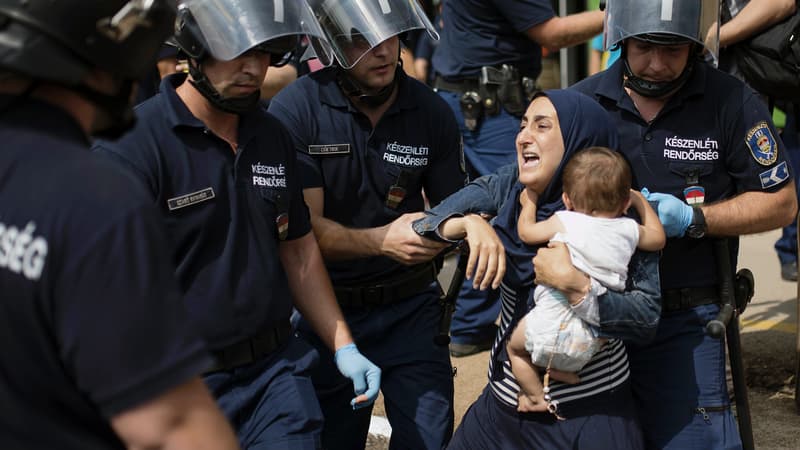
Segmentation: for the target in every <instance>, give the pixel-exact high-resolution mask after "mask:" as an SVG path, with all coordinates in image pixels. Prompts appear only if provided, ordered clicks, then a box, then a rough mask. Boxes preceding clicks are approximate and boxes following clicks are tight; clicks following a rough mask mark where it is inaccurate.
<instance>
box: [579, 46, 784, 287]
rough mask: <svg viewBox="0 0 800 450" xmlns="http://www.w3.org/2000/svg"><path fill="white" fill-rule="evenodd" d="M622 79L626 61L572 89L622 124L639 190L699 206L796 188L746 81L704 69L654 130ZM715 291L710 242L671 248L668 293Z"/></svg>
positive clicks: (698, 68) (665, 274)
mask: <svg viewBox="0 0 800 450" xmlns="http://www.w3.org/2000/svg"><path fill="white" fill-rule="evenodd" d="M622 77H623V61H617V62H616V63H614V64H613V65H612V66H611V67H610V68H609V69H608V70H606V71H605V72H601V73H600V74H598V75H595V76H593V77H590V78H588V79H586V80H583V81H581V82H580V83H578V84H576V85H574V86H573V87H572V89H576V90H578V91H581V92H583V93H585V94H587V95H590V96H592V97H594V98H596V99H597V100H598V101H599V102H600V104H601V105H602V106H603V107H604V108H605V109H606V110H607V111H608V112H609V114H610V115H611V117H612V119H613V120H614V122H615V123H616V124H617V126H618V128H617V130H618V132H619V137H620V151H621V152H622V153H624V154H625V156H626V157H627V158H628V161H630V162H631V165H632V167H633V173H634V177H635V178H636V180H635V186H634V187H635V188H637V189H641V188H643V187H646V188H647V189H649V190H650V192H664V193H667V194H672V195H674V196H676V197H677V198H679V199H681V200H685V201H687V202H688V203H690V204H699V203H698V202H705V203H712V202H715V201H719V200H723V199H726V198H730V197H732V196H734V195H736V194H739V193H741V192H746V191H765V192H774V191H777V190H778V189H780V188H781V187H783V186H784V185H785V184H786V183H789V182H791V180H792V176H793V174H792V173H791V170H790V169H791V165H790V164H789V162H788V161H787V159H786V147H785V146H784V145H783V142H782V141H781V139H780V137H779V136H778V133H777V131H776V130H775V126H774V125H773V123H772V119H771V115H770V113H769V111H767V108H766V105H764V102H763V101H762V100H761V99H760V98H759V96H758V94H757V93H756V92H755V91H753V90H752V89H751V88H749V87H748V86H746V85H745V84H744V83H742V82H741V81H739V80H737V79H735V78H734V77H732V76H730V75H728V74H726V73H724V72H722V71H719V70H717V69H714V68H712V67H710V66H708V65H707V64H705V63H700V62H698V63H697V64H696V65H695V69H694V72H693V74H692V75H691V77H690V78H689V80H688V81H687V84H686V85H685V86H684V87H683V88H682V89H681V90H679V91H678V93H676V94H675V95H674V96H673V97H672V98H671V99H670V100H669V102H668V103H667V104H666V105H665V106H664V109H663V110H662V111H661V112H660V113H659V115H658V116H657V117H656V118H655V120H653V122H652V123H650V124H648V123H647V122H646V121H645V120H644V119H643V118H642V117H641V116H640V115H639V113H638V112H637V110H636V107H635V106H634V104H633V101H632V100H631V98H630V97H629V96H628V95H627V93H626V92H625V90H624V88H623V85H622V79H623V78H622ZM736 242H737V245H735V246H734V248H732V249H731V252H732V254H734V255H735V254H736V251H737V249H738V240H737V241H736ZM715 284H717V264H716V261H715V258H714V252H713V240H712V239H711V238H704V239H699V240H698V239H692V238H690V237H683V238H675V239H668V240H667V245H666V247H665V248H664V251H663V254H662V257H661V287H662V289H674V288H682V287H701V286H711V285H715Z"/></svg>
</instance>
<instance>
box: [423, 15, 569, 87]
mask: <svg viewBox="0 0 800 450" xmlns="http://www.w3.org/2000/svg"><path fill="white" fill-rule="evenodd" d="M552 17H555V12H554V11H553V6H552V3H551V2H550V0H447V1H445V2H444V9H443V12H442V18H443V20H444V24H443V25H442V31H441V33H440V34H441V41H440V42H439V47H438V48H437V50H436V53H435V54H434V55H433V66H434V67H435V68H436V72H437V73H438V74H440V75H441V76H443V77H445V78H447V79H451V80H455V79H463V78H477V77H478V75H480V71H481V67H483V66H499V65H501V64H509V65H512V66H515V67H517V68H518V70H519V72H520V75H521V76H523V75H524V76H528V77H531V78H536V77H538V76H539V73H540V72H541V71H542V48H541V47H540V46H539V44H537V43H536V42H534V41H532V40H531V39H530V38H529V37H528V36H527V35H526V34H525V30H528V29H529V28H531V27H533V26H535V25H539V24H540V23H543V22H546V21H547V20H549V19H551V18H552Z"/></svg>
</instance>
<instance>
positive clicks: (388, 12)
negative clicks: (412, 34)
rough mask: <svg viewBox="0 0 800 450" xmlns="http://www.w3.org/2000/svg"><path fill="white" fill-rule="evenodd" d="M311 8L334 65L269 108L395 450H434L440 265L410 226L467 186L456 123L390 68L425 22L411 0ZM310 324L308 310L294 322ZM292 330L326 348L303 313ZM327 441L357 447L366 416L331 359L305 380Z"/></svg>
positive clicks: (438, 427)
mask: <svg viewBox="0 0 800 450" xmlns="http://www.w3.org/2000/svg"><path fill="white" fill-rule="evenodd" d="M310 3H311V6H312V9H313V10H314V12H315V14H316V16H317V18H318V20H319V22H320V24H321V26H322V28H323V29H324V30H325V32H326V33H327V36H328V39H329V41H330V42H331V45H332V47H333V50H334V54H335V56H336V61H337V64H336V65H335V66H334V67H330V68H327V69H325V70H321V71H317V72H314V73H312V74H310V75H308V76H305V77H302V78H300V79H298V80H297V81H296V82H294V83H293V84H291V85H289V86H287V87H286V88H284V89H283V90H282V91H281V92H280V93H279V94H278V95H277V96H276V97H275V98H273V99H272V101H271V102H270V107H269V110H270V112H272V113H273V114H275V115H276V116H277V117H278V118H279V119H280V120H281V121H282V122H283V123H284V124H285V125H286V126H287V127H288V128H289V130H290V133H291V135H292V138H293V142H294V146H295V148H296V149H297V152H298V153H297V154H298V158H299V162H300V167H301V172H302V174H303V188H304V191H303V193H304V197H305V199H306V202H307V203H308V204H309V208H310V210H311V222H312V225H313V227H314V232H315V234H316V236H317V239H318V240H319V242H320V248H321V250H322V253H323V256H324V258H325V261H326V266H327V268H328V271H329V272H330V274H331V279H332V281H333V284H334V290H335V291H336V297H337V300H338V301H339V304H340V305H341V306H342V310H343V311H344V314H345V317H346V319H347V322H348V324H349V325H350V327H351V328H352V329H353V333H354V337H355V339H356V342H357V343H358V346H359V348H361V349H362V350H363V351H364V354H365V355H367V356H368V357H369V358H370V359H371V360H372V361H375V362H376V364H378V365H379V366H380V367H381V369H382V371H383V372H382V373H383V374H384V378H383V379H384V383H383V384H382V389H383V394H384V398H385V399H386V402H385V405H386V411H387V416H388V418H389V421H390V423H391V425H392V438H391V439H392V441H391V446H392V448H415V449H422V448H436V449H438V448H442V446H444V445H445V444H446V443H447V441H448V440H449V438H450V434H451V433H452V427H453V380H452V372H451V366H450V360H449V356H448V352H447V348H445V347H443V346H436V345H434V337H435V336H436V335H437V333H438V329H439V321H440V319H441V314H442V310H441V308H440V306H439V305H438V301H437V299H438V297H439V287H438V285H437V283H436V274H437V267H436V264H434V262H433V261H432V259H433V258H434V256H436V255H437V254H438V253H439V252H441V251H442V249H444V248H445V247H446V245H447V244H445V243H440V242H435V241H433V240H430V239H425V238H421V237H419V236H418V235H416V233H414V231H413V230H412V229H411V226H410V223H411V221H412V220H414V219H415V218H417V217H419V216H420V215H421V211H422V210H423V209H424V206H425V199H424V198H423V193H422V191H423V189H424V191H425V196H426V197H427V200H429V201H430V203H431V204H436V203H438V202H439V201H440V200H441V199H442V198H444V197H446V196H447V195H448V194H450V193H451V192H453V191H455V190H456V189H458V188H459V187H461V186H462V185H463V184H464V180H465V176H466V175H465V171H464V167H463V159H462V153H461V146H460V138H459V134H458V127H457V125H456V123H455V120H454V118H453V115H452V113H451V112H450V110H449V109H448V108H447V105H446V104H445V103H444V102H442V101H441V100H440V99H439V98H438V97H437V96H436V95H435V94H434V93H432V92H431V91H430V89H429V88H427V87H426V86H425V85H424V84H422V83H420V82H418V81H417V80H414V79H411V78H409V77H408V76H406V74H405V73H404V72H403V70H402V67H400V65H399V64H398V57H399V53H400V38H399V35H401V34H402V33H404V32H406V31H409V30H414V29H426V30H428V32H430V33H431V34H433V35H435V32H434V31H432V26H431V24H430V22H429V21H428V20H427V17H426V16H425V15H424V13H423V12H422V11H421V9H420V7H419V6H418V5H417V3H416V2H413V1H412V2H409V1H405V0H386V1H381V2H374V1H366V0H345V1H317V0H314V1H312V2H310ZM305 319H308V318H305ZM299 328H300V331H301V332H302V333H303V335H305V336H308V337H309V339H311V340H312V341H314V342H316V345H317V347H318V349H320V351H324V348H323V347H322V345H321V343H320V342H319V341H318V338H317V337H316V336H315V334H314V333H313V330H310V329H309V328H308V323H307V322H306V321H305V320H303V321H301V322H300V325H299ZM313 379H314V383H315V386H316V388H317V393H318V395H319V397H320V402H321V404H322V408H323V413H324V415H325V431H324V434H323V444H324V445H325V447H326V448H332V449H334V448H336V449H339V448H342V449H344V448H347V449H353V448H363V447H364V445H365V441H366V437H367V432H368V429H369V421H370V411H369V410H366V409H365V410H360V411H352V410H349V409H348V408H345V407H346V406H347V405H346V403H345V404H342V400H341V399H343V398H346V397H348V396H350V395H351V394H350V387H349V386H348V384H347V383H346V382H345V380H344V379H342V378H341V377H340V376H339V375H338V374H337V373H336V372H335V370H334V368H333V367H332V365H328V366H325V365H321V367H320V368H319V369H318V371H317V372H316V373H315V374H314V376H313Z"/></svg>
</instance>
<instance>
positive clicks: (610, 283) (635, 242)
mask: <svg viewBox="0 0 800 450" xmlns="http://www.w3.org/2000/svg"><path fill="white" fill-rule="evenodd" d="M563 180H564V181H563V194H562V198H563V200H564V204H565V206H566V209H567V210H566V211H558V212H556V213H555V214H554V215H552V216H551V217H550V218H548V219H547V220H543V221H541V222H536V200H537V198H536V193H535V192H534V191H533V190H532V189H526V190H525V191H523V192H522V195H521V196H520V203H521V205H522V211H521V213H520V217H519V222H518V226H517V228H518V231H519V236H520V238H521V239H522V241H523V242H525V243H526V244H530V245H538V244H543V243H546V242H548V241H551V240H552V241H560V242H564V243H565V244H566V245H567V248H568V249H569V252H570V256H571V258H572V263H573V264H574V265H575V267H577V268H578V269H580V270H581V271H582V272H584V273H586V274H587V275H588V276H589V277H590V278H591V279H592V284H593V285H597V284H598V283H599V285H600V289H599V290H596V291H595V292H597V295H600V294H602V293H604V292H605V290H606V289H612V290H617V291H623V290H624V289H625V281H626V279H627V268H628V262H629V261H630V258H631V256H632V255H633V252H634V251H635V250H636V248H637V247H638V248H640V249H642V250H646V251H657V250H660V249H661V248H663V247H664V244H665V241H666V237H665V235H664V229H663V228H662V227H661V222H659V220H658V215H657V214H656V213H655V211H653V209H652V208H651V207H650V205H649V204H648V203H647V200H645V199H644V197H643V196H642V195H641V194H640V193H639V192H637V191H632V190H631V170H630V166H629V165H628V162H627V161H626V160H625V159H624V158H623V157H622V155H621V154H619V153H617V152H615V151H613V150H610V149H608V148H604V147H590V148H587V149H584V150H581V151H580V152H578V153H576V154H575V156H574V157H573V158H572V159H570V160H569V162H568V163H567V164H566V165H565V167H564V173H563ZM631 206H633V208H634V209H635V210H636V212H637V213H638V214H639V217H641V221H642V224H641V225H639V224H638V223H637V222H636V221H635V220H633V219H631V218H627V217H623V214H625V212H626V211H627V210H628V208H629V207H631ZM534 300H535V301H536V306H535V308H533V310H531V311H530V312H529V313H528V314H527V315H525V317H524V318H523V319H522V320H521V321H520V323H519V325H518V326H517V328H516V329H515V330H514V331H513V333H512V335H511V338H510V339H509V342H508V347H507V348H508V355H509V359H510V361H511V368H512V372H513V373H514V376H515V377H516V379H517V381H518V382H519V385H520V388H521V389H520V397H519V404H518V408H517V409H518V410H519V411H523V412H525V411H542V410H544V409H545V406H547V409H549V410H551V412H552V411H554V408H550V405H549V404H547V405H543V402H542V400H543V399H544V400H545V401H546V400H547V396H543V392H544V391H543V385H542V382H541V381H540V379H539V374H538V372H537V371H536V369H535V367H534V366H540V367H543V368H545V369H546V371H547V373H546V375H545V378H544V387H545V388H546V387H547V385H548V383H549V372H550V369H555V370H558V371H560V372H566V373H565V374H564V375H563V377H564V378H563V379H564V381H568V382H569V381H573V382H577V381H578V380H577V375H574V372H577V371H579V370H580V369H581V368H582V367H583V366H584V365H585V364H586V363H587V362H589V360H590V359H591V358H592V356H593V355H594V354H595V352H597V351H598V350H599V349H600V347H602V345H603V344H605V340H603V339H600V338H598V337H597V336H598V326H599V323H598V322H597V320H598V319H599V318H598V317H594V318H593V320H591V319H589V318H587V320H589V321H588V322H587V321H586V320H584V319H582V318H580V317H578V316H577V315H576V314H575V313H574V312H573V311H572V306H571V305H570V304H569V302H568V301H567V299H566V298H565V297H564V295H563V294H562V293H561V292H559V291H558V290H556V289H554V288H551V287H547V286H537V287H536V290H535V291H534ZM595 311H596V309H595ZM544 393H545V394H546V392H544Z"/></svg>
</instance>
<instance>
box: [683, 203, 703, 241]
mask: <svg viewBox="0 0 800 450" xmlns="http://www.w3.org/2000/svg"><path fill="white" fill-rule="evenodd" d="M692 209H693V210H694V214H692V222H691V223H690V224H689V227H688V228H686V235H687V236H689V237H690V238H693V239H700V238H702V237H704V236H705V235H706V231H708V226H707V225H706V216H705V215H703V210H702V209H700V208H699V207H695V208H692Z"/></svg>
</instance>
